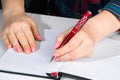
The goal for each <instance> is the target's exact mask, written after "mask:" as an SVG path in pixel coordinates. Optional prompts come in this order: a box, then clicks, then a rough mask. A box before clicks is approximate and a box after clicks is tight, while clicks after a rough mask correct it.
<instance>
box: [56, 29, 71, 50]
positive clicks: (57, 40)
mask: <svg viewBox="0 0 120 80" xmlns="http://www.w3.org/2000/svg"><path fill="white" fill-rule="evenodd" d="M71 29H72V28H70V29H69V30H67V31H65V32H63V33H62V34H61V35H59V36H58V37H57V39H56V42H55V46H54V48H56V49H57V48H58V47H59V46H60V44H61V43H62V42H63V40H64V39H65V38H66V36H67V35H68V34H69V33H70V31H71Z"/></svg>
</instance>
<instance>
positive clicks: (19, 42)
mask: <svg viewBox="0 0 120 80" xmlns="http://www.w3.org/2000/svg"><path fill="white" fill-rule="evenodd" d="M3 20H4V25H3V29H2V33H1V34H2V39H3V41H4V43H5V45H6V46H7V47H8V48H11V47H13V48H14V49H15V50H16V51H17V52H22V51H23V52H25V53H31V52H34V51H35V50H36V43H35V40H39V41H42V37H41V36H40V34H39V32H38V29H37V26H36V24H35V23H34V21H33V20H32V19H31V18H30V17H29V16H27V15H26V14H21V15H14V16H8V15H7V16H5V17H3Z"/></svg>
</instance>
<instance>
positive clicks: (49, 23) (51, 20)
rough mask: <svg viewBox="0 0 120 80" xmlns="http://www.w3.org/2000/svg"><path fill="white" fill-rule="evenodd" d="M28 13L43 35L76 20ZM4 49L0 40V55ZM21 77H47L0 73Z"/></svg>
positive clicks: (4, 78) (0, 79)
mask: <svg viewBox="0 0 120 80" xmlns="http://www.w3.org/2000/svg"><path fill="white" fill-rule="evenodd" d="M28 15H29V16H31V17H32V18H33V19H34V20H35V22H36V24H37V26H38V28H39V30H40V33H41V35H44V30H47V29H48V30H50V29H51V30H60V31H65V30H66V29H68V28H69V27H71V26H74V25H75V24H76V23H77V22H78V19H71V18H62V17H55V16H46V15H39V14H30V13H28ZM1 27H2V11H0V28H1ZM0 30H1V29H0ZM109 38H111V39H116V40H120V35H119V34H116V33H113V34H112V35H111V36H109ZM5 51H6V47H5V46H4V44H3V43H2V42H0V56H2V55H3V54H4V52H5ZM22 79H24V80H47V79H39V78H34V77H27V76H21V75H12V74H6V73H0V80H22Z"/></svg>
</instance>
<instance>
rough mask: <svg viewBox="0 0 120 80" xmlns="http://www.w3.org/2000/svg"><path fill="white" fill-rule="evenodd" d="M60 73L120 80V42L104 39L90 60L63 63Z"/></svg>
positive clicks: (97, 45)
mask: <svg viewBox="0 0 120 80" xmlns="http://www.w3.org/2000/svg"><path fill="white" fill-rule="evenodd" d="M60 71H62V72H66V73H71V74H74V75H78V76H81V77H85V78H90V79H93V80H120V41H117V40H113V39H108V38H106V39H103V40H102V41H100V42H99V43H97V44H96V46H95V50H94V52H93V54H92V56H91V57H90V58H86V59H80V60H78V61H74V62H66V63H63V66H62V67H61V69H60Z"/></svg>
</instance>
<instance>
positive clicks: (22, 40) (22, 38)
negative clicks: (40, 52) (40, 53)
mask: <svg viewBox="0 0 120 80" xmlns="http://www.w3.org/2000/svg"><path fill="white" fill-rule="evenodd" d="M15 35H16V37H17V39H18V41H19V43H20V44H21V47H22V49H23V50H24V52H25V53H30V52H31V48H30V46H29V43H28V41H27V38H26V36H25V34H24V31H23V30H22V29H21V28H20V29H17V30H15Z"/></svg>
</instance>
